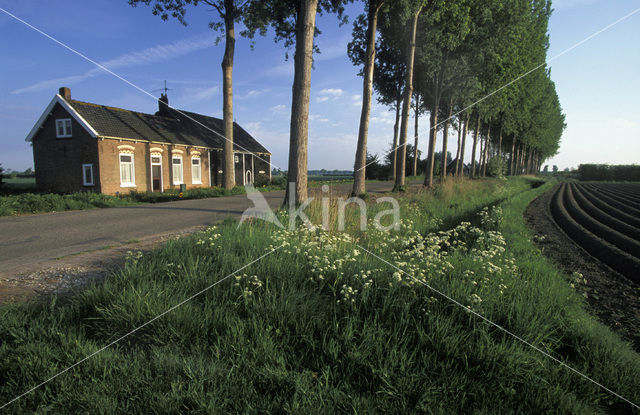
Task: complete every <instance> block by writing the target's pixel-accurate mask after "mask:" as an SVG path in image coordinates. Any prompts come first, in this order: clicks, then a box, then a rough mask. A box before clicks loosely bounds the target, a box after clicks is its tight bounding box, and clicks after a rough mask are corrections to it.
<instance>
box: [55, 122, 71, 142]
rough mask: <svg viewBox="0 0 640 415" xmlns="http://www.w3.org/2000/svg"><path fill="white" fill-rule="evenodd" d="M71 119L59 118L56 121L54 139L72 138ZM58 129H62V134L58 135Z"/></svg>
mask: <svg viewBox="0 0 640 415" xmlns="http://www.w3.org/2000/svg"><path fill="white" fill-rule="evenodd" d="M71 125H72V123H71V118H60V119H57V120H56V138H69V137H72V129H71ZM60 127H62V131H63V133H62V134H60Z"/></svg>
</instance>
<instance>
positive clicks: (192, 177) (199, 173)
mask: <svg viewBox="0 0 640 415" xmlns="http://www.w3.org/2000/svg"><path fill="white" fill-rule="evenodd" d="M196 160H198V164H197V166H196V165H195V164H193V162H194V161H196ZM196 170H197V171H198V176H199V177H200V179H199V180H196V179H195V177H196V175H195V174H194V172H195V171H196ZM191 183H193V184H202V160H201V159H200V157H191Z"/></svg>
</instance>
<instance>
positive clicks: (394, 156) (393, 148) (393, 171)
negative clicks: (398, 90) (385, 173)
mask: <svg viewBox="0 0 640 415" xmlns="http://www.w3.org/2000/svg"><path fill="white" fill-rule="evenodd" d="M400 105H401V101H400V100H397V101H396V122H395V124H393V145H392V146H391V151H392V152H393V154H392V155H391V176H392V177H393V178H394V179H395V178H396V162H397V158H398V148H397V147H398V128H399V127H400V108H401V107H400Z"/></svg>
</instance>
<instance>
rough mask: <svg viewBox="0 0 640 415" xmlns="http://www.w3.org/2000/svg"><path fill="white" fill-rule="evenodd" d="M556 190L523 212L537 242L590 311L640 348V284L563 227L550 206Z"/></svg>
mask: <svg viewBox="0 0 640 415" xmlns="http://www.w3.org/2000/svg"><path fill="white" fill-rule="evenodd" d="M555 190H556V189H555V188H554V189H553V190H551V191H549V192H546V193H545V194H543V195H541V196H540V197H538V198H537V199H535V200H534V201H532V202H531V204H530V205H529V207H528V208H527V210H526V211H525V213H524V218H525V221H526V223H527V225H528V226H529V228H530V229H531V231H532V233H533V235H534V237H533V240H534V242H535V243H536V245H537V246H538V248H540V250H541V251H542V253H543V254H544V255H545V256H546V257H547V258H549V259H550V260H551V261H553V262H554V263H555V264H556V265H557V266H558V267H559V268H560V269H561V270H563V271H565V273H566V276H567V280H568V281H569V282H570V283H572V284H573V285H574V286H575V288H576V290H577V291H578V292H580V293H581V294H582V295H583V296H584V297H585V298H586V301H587V304H588V307H589V311H590V312H592V313H593V314H594V315H595V316H597V317H598V319H599V320H600V321H601V322H602V323H604V324H606V325H607V326H609V327H610V328H611V329H613V330H614V331H615V332H617V333H618V334H619V335H620V336H621V337H622V338H623V339H625V340H627V341H629V342H630V343H631V344H632V345H633V347H634V348H635V350H637V351H639V352H640V285H638V284H635V283H633V282H632V281H630V280H629V279H627V278H625V277H624V276H622V275H621V274H619V273H618V272H616V271H614V270H612V269H611V268H609V267H608V266H607V265H605V264H604V263H602V262H600V261H599V260H597V259H595V258H594V257H592V256H591V255H590V254H589V253H587V251H585V250H584V249H582V248H581V247H580V246H578V245H577V244H576V243H575V242H574V241H573V240H572V239H571V238H569V237H568V236H567V235H566V234H565V233H564V232H563V231H562V230H561V229H560V227H559V226H558V225H557V224H556V223H555V221H554V220H553V218H552V216H551V212H550V209H549V206H550V203H551V198H552V196H553V193H554V192H555ZM576 272H577V273H580V274H582V277H583V278H580V277H579V276H578V275H576V274H575V273H576Z"/></svg>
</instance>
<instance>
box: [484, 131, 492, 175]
mask: <svg viewBox="0 0 640 415" xmlns="http://www.w3.org/2000/svg"><path fill="white" fill-rule="evenodd" d="M490 146H491V125H489V128H487V138H486V139H485V143H484V161H483V163H482V176H483V177H486V176H487V164H489V147H490Z"/></svg>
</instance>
